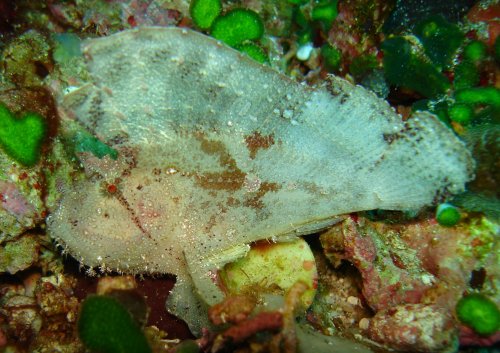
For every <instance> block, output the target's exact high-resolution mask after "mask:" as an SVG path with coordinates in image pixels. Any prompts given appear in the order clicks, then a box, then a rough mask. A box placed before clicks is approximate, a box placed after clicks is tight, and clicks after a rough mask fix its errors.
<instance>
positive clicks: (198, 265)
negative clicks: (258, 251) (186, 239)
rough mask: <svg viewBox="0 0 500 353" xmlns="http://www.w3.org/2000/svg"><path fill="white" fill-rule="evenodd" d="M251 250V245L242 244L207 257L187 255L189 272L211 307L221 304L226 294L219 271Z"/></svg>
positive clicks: (203, 298) (199, 292)
mask: <svg viewBox="0 0 500 353" xmlns="http://www.w3.org/2000/svg"><path fill="white" fill-rule="evenodd" d="M249 250H250V245H248V244H241V245H236V246H232V247H230V248H227V249H224V250H222V251H219V252H217V253H211V254H207V255H206V256H197V257H193V256H192V253H191V254H187V253H185V254H184V255H185V257H186V261H187V263H188V270H189V274H190V276H191V279H192V280H193V284H194V286H195V288H196V291H197V293H198V295H199V296H200V298H201V299H202V300H203V301H204V302H205V303H206V304H208V305H209V306H210V305H214V304H217V303H220V302H221V301H222V300H223V299H224V293H222V291H221V289H220V288H219V286H218V282H219V279H218V274H217V271H218V270H219V269H220V268H222V267H223V266H224V265H225V264H227V263H230V262H233V261H236V260H237V259H240V258H242V257H244V256H245V255H246V254H247V252H248V251H249Z"/></svg>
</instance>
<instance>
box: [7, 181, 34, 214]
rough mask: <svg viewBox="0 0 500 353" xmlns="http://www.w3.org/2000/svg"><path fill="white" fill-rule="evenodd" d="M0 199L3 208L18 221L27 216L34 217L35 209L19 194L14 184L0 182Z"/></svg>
mask: <svg viewBox="0 0 500 353" xmlns="http://www.w3.org/2000/svg"><path fill="white" fill-rule="evenodd" d="M0 197H1V201H2V208H3V209H4V210H5V211H7V212H8V213H10V214H11V215H13V216H15V217H16V218H17V219H18V220H20V219H22V218H23V217H26V216H32V215H33V212H34V211H35V209H34V207H33V206H32V205H30V204H29V203H28V200H26V198H25V197H24V196H23V195H22V194H21V193H20V192H19V190H18V189H17V187H16V185H15V184H14V183H9V182H5V181H0Z"/></svg>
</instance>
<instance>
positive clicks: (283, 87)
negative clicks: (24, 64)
mask: <svg viewBox="0 0 500 353" xmlns="http://www.w3.org/2000/svg"><path fill="white" fill-rule="evenodd" d="M83 49H84V53H85V55H86V59H87V64H88V68H89V71H90V73H91V75H92V77H93V82H91V83H89V84H87V85H85V86H83V87H81V88H79V89H78V90H76V91H73V92H72V93H70V94H68V95H67V96H66V97H65V99H64V101H63V103H62V107H61V111H62V115H63V122H62V124H61V131H62V137H61V141H62V142H63V143H64V144H65V145H66V147H65V150H66V151H70V152H69V153H70V155H71V153H73V154H74V156H76V157H78V159H79V165H75V166H74V170H73V172H72V174H71V178H67V177H61V176H60V175H58V174H57V172H56V173H55V174H54V178H55V181H54V182H53V185H56V187H55V191H56V192H55V195H56V198H58V199H57V200H56V202H55V203H54V206H53V207H52V208H53V210H52V214H51V216H50V218H49V220H48V231H49V233H50V234H51V236H52V237H53V238H54V239H56V241H57V242H58V243H59V244H61V245H62V246H63V247H64V249H65V250H66V251H68V252H69V253H70V254H72V255H73V256H74V257H75V258H76V259H78V260H79V261H81V263H83V264H84V265H87V266H90V267H99V268H101V269H102V270H109V269H114V270H118V271H122V272H128V273H172V274H175V275H177V279H178V280H177V284H176V289H174V293H173V295H171V297H170V303H169V306H170V308H171V309H173V311H174V312H176V313H177V314H179V315H180V316H181V317H183V318H184V319H186V320H187V321H188V322H189V323H190V324H191V328H192V329H194V331H195V332H196V331H197V329H199V325H200V324H202V321H201V320H200V318H199V317H198V316H197V314H196V310H195V309H194V308H196V305H194V304H195V303H197V302H198V299H197V298H196V297H195V296H194V294H193V293H197V294H199V295H200V296H201V297H202V298H203V301H204V302H206V303H208V304H214V303H216V302H218V301H220V300H221V299H222V293H221V291H220V290H219V289H218V287H217V286H216V285H215V283H214V282H215V277H216V270H217V268H219V267H220V266H221V265H223V264H224V263H227V262H229V261H232V260H234V259H236V258H239V257H241V256H243V255H244V254H245V253H246V251H248V248H249V246H248V244H249V243H251V242H254V241H256V240H260V239H271V240H275V241H278V240H286V239H289V238H291V237H296V236H299V235H303V234H307V233H312V232H314V231H317V230H320V229H323V228H325V227H328V226H330V225H331V224H333V223H335V222H336V218H337V217H336V216H338V215H341V214H345V213H349V212H353V211H360V210H370V209H392V210H407V209H416V208H419V207H422V206H424V205H429V204H432V203H433V202H435V201H436V200H440V199H442V198H443V197H446V196H447V195H449V194H452V193H457V192H460V191H462V190H463V189H464V184H465V182H467V181H468V180H469V179H470V178H471V174H472V164H473V163H472V160H471V157H470V155H469V153H468V151H467V150H466V149H465V147H464V145H463V144H462V143H461V142H460V141H459V140H458V139H457V138H456V137H455V136H454V135H453V133H452V132H451V131H450V130H449V129H448V128H447V127H445V126H444V125H442V124H441V123H440V122H439V121H438V120H437V119H435V118H434V117H433V116H431V115H428V114H420V115H418V116H414V117H412V118H411V119H409V120H407V121H402V119H401V118H400V116H398V115H397V114H395V113H394V111H393V110H392V109H391V108H390V107H389V105H388V104H387V103H386V102H384V101H382V100H380V99H378V98H376V97H375V95H374V94H373V93H371V92H368V91H367V90H365V89H363V88H361V87H357V86H353V85H352V84H350V83H348V82H347V81H345V80H343V79H340V78H336V77H331V78H329V80H328V81H327V82H325V84H324V85H323V86H322V87H318V88H311V87H308V86H306V85H303V84H299V83H296V82H294V81H292V80H291V79H289V78H287V77H285V76H283V75H281V74H279V73H277V72H275V71H274V70H272V69H271V68H269V67H266V66H263V65H260V64H258V63H256V62H254V61H252V60H251V59H250V58H248V57H246V56H245V55H244V54H241V53H239V52H237V51H235V50H233V49H231V48H229V47H226V46H224V45H222V44H221V43H219V42H217V41H216V40H214V39H212V38H210V37H207V36H205V35H203V34H200V33H197V32H194V31H190V30H186V29H180V28H159V27H158V28H141V29H134V30H129V31H124V32H121V33H118V34H115V35H112V36H109V37H105V38H100V39H94V40H90V41H88V42H86V43H85V44H84V48H83ZM55 150H56V151H57V150H58V149H57V147H56V149H55ZM59 150H62V149H59ZM71 151H72V152H71ZM81 171H83V172H81ZM53 194H54V193H53ZM193 284H194V287H193ZM194 288H196V290H194Z"/></svg>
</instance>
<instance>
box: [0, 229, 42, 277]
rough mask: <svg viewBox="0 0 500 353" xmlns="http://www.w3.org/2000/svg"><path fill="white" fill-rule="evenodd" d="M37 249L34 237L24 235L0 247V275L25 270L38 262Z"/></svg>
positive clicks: (38, 245) (37, 245) (38, 247)
mask: <svg viewBox="0 0 500 353" xmlns="http://www.w3.org/2000/svg"><path fill="white" fill-rule="evenodd" d="M39 249H40V244H39V243H38V241H37V240H36V236H35V235H24V236H22V237H20V238H19V239H16V240H12V241H10V242H7V243H6V244H5V245H3V246H0V273H1V272H7V273H10V274H14V273H16V272H18V271H22V270H25V269H27V268H28V267H30V266H31V265H32V264H34V263H35V262H36V261H37V260H38V255H39Z"/></svg>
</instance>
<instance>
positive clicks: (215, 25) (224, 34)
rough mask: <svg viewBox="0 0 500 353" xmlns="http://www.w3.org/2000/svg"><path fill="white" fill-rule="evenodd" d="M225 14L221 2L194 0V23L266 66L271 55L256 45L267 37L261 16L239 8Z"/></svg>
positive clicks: (192, 3)
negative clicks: (268, 56) (268, 55)
mask: <svg viewBox="0 0 500 353" xmlns="http://www.w3.org/2000/svg"><path fill="white" fill-rule="evenodd" d="M221 13H222V3H221V1H220V0H193V1H192V2H191V5H190V14H191V18H192V19H193V22H194V24H195V25H196V26H197V27H198V28H200V29H203V30H208V31H209V32H210V34H211V35H212V36H213V37H214V38H216V39H218V40H220V41H222V42H224V43H226V44H227V45H229V46H231V47H233V48H235V49H237V50H239V51H241V52H243V53H245V54H247V55H248V56H250V57H251V58H252V59H254V60H256V61H258V62H260V63H264V62H266V61H267V55H266V54H265V53H264V51H263V50H262V48H261V47H260V46H259V45H257V44H256V41H258V40H260V39H261V38H262V36H263V35H264V23H263V22H262V19H261V18H260V16H259V15H258V14H257V13H256V12H255V11H252V10H249V9H243V8H236V9H233V10H230V11H228V12H226V13H225V14H224V15H221Z"/></svg>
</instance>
